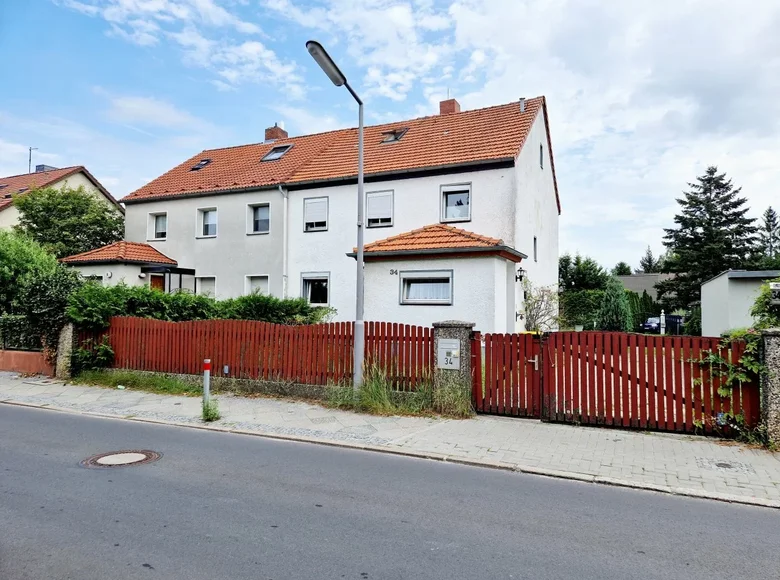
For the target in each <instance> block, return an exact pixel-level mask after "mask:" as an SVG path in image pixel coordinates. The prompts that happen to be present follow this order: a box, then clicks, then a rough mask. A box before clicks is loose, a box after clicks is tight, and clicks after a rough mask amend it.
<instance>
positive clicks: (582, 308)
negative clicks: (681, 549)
mask: <svg viewBox="0 0 780 580" xmlns="http://www.w3.org/2000/svg"><path fill="white" fill-rule="evenodd" d="M603 297H604V291H603V290H571V291H568V292H564V293H563V294H561V296H560V318H561V325H562V326H564V327H567V328H572V327H574V326H578V325H581V326H583V327H584V328H586V329H588V330H593V328H595V323H596V318H597V316H598V312H599V308H600V307H601V301H602V299H603Z"/></svg>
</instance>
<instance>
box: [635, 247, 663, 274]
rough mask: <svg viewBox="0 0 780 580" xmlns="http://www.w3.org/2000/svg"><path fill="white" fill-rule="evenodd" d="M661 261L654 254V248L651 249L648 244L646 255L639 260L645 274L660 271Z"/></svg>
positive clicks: (640, 267)
mask: <svg viewBox="0 0 780 580" xmlns="http://www.w3.org/2000/svg"><path fill="white" fill-rule="evenodd" d="M659 261H660V260H659V259H658V258H656V257H655V256H653V250H651V249H650V246H647V250H645V255H644V256H642V258H641V259H640V260H639V269H640V270H642V272H644V273H645V274H655V273H656V272H658V267H659Z"/></svg>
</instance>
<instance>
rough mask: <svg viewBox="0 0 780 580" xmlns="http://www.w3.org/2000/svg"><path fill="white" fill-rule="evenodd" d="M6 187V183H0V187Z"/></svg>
mask: <svg viewBox="0 0 780 580" xmlns="http://www.w3.org/2000/svg"><path fill="white" fill-rule="evenodd" d="M6 187H8V184H7V183H0V189H5V188H6Z"/></svg>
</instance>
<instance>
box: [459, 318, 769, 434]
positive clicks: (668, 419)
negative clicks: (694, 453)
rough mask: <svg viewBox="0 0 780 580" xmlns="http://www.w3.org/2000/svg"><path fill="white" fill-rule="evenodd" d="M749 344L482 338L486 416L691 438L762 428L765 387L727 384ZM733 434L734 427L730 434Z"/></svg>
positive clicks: (558, 335)
mask: <svg viewBox="0 0 780 580" xmlns="http://www.w3.org/2000/svg"><path fill="white" fill-rule="evenodd" d="M744 350H745V343H742V342H735V343H732V344H730V345H727V344H725V343H723V342H722V341H721V340H720V339H719V338H700V337H690V336H646V335H639V334H627V333H618V332H554V333H551V334H549V335H546V336H545V337H543V338H542V337H538V336H535V335H531V334H486V335H485V336H484V339H483V338H482V337H480V335H479V334H475V336H474V339H473V341H472V369H473V377H472V378H473V397H474V406H475V408H476V410H477V411H478V412H481V413H491V414H494V415H510V416H519V417H534V418H541V419H543V420H546V421H557V422H565V423H578V424H584V425H607V426H613V427H628V428H638V429H652V430H657V431H673V432H683V433H704V434H708V433H727V432H729V429H730V426H732V427H733V426H735V425H736V426H738V427H739V428H745V427H746V428H754V427H755V426H757V425H758V422H759V388H758V385H757V384H753V383H740V382H736V383H733V384H727V377H728V375H729V371H730V370H731V371H733V369H730V368H729V365H728V364H727V363H726V361H728V362H730V363H731V364H736V363H738V362H739V360H740V358H741V357H742V354H743V353H744ZM732 431H733V429H732Z"/></svg>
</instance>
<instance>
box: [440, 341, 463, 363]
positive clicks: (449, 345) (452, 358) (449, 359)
mask: <svg viewBox="0 0 780 580" xmlns="http://www.w3.org/2000/svg"><path fill="white" fill-rule="evenodd" d="M437 348H438V355H439V356H438V364H437V367H438V368H440V369H453V370H460V341H459V340H458V339H457V338H440V339H439V340H438V344H437Z"/></svg>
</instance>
